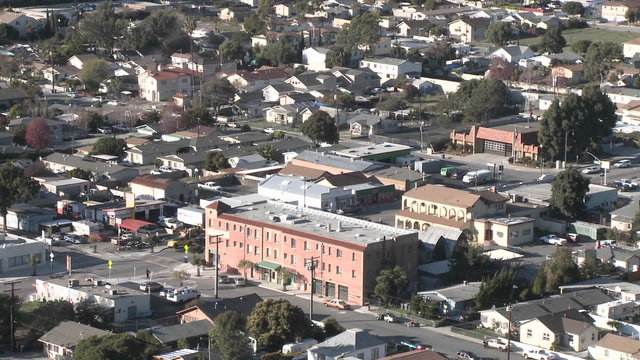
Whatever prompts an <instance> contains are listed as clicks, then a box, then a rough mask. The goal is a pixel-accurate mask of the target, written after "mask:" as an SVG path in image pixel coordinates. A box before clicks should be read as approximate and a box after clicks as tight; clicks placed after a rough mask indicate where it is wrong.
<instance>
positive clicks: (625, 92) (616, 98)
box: [603, 87, 640, 105]
mask: <svg viewBox="0 0 640 360" xmlns="http://www.w3.org/2000/svg"><path fill="white" fill-rule="evenodd" d="M603 91H605V92H606V93H607V96H609V99H611V101H612V102H613V103H614V104H616V105H620V104H629V103H630V102H632V101H640V89H633V88H626V87H610V88H606V89H605V90H603Z"/></svg>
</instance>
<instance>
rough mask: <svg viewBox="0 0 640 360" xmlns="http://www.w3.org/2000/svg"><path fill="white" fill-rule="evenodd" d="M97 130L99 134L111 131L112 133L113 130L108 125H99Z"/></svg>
mask: <svg viewBox="0 0 640 360" xmlns="http://www.w3.org/2000/svg"><path fill="white" fill-rule="evenodd" d="M98 132H99V133H100V134H112V133H113V130H112V129H111V127H110V126H100V127H99V128H98Z"/></svg>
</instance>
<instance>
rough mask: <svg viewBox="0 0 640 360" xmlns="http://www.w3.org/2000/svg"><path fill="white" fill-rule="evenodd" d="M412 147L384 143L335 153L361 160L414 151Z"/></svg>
mask: <svg viewBox="0 0 640 360" xmlns="http://www.w3.org/2000/svg"><path fill="white" fill-rule="evenodd" d="M412 149H413V148H412V147H411V146H407V145H401V144H394V143H387V142H385V143H382V144H374V145H367V146H360V147H354V148H349V149H344V150H338V151H334V153H336V154H337V155H341V156H346V157H352V158H361V157H367V156H374V155H381V154H388V153H393V152H397V151H407V150H412Z"/></svg>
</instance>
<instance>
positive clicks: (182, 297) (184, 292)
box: [167, 287, 200, 303]
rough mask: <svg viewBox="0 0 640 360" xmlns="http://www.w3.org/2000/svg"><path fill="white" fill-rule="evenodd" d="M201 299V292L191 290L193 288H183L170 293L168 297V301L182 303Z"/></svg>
mask: <svg viewBox="0 0 640 360" xmlns="http://www.w3.org/2000/svg"><path fill="white" fill-rule="evenodd" d="M199 297H200V291H198V290H196V289H194V288H191V287H183V288H179V289H176V290H174V291H173V292H170V293H169V294H168V295H167V300H169V301H173V302H177V303H181V302H185V301H189V300H191V299H197V298H199Z"/></svg>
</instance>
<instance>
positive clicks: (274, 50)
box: [257, 37, 302, 66]
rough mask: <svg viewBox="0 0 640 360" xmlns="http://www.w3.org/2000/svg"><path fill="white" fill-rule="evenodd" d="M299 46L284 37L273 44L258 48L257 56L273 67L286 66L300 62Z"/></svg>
mask: <svg viewBox="0 0 640 360" xmlns="http://www.w3.org/2000/svg"><path fill="white" fill-rule="evenodd" d="M298 48H299V45H297V44H296V43H294V42H293V41H291V39H290V38H288V37H285V38H283V39H281V40H280V41H278V42H277V43H275V44H269V45H267V46H262V47H258V51H257V53H258V56H259V57H260V58H262V59H264V60H265V61H267V62H269V63H270V64H271V65H273V66H286V65H289V64H291V63H294V62H300V61H302V59H301V58H300V56H301V55H300V53H299V50H298Z"/></svg>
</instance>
